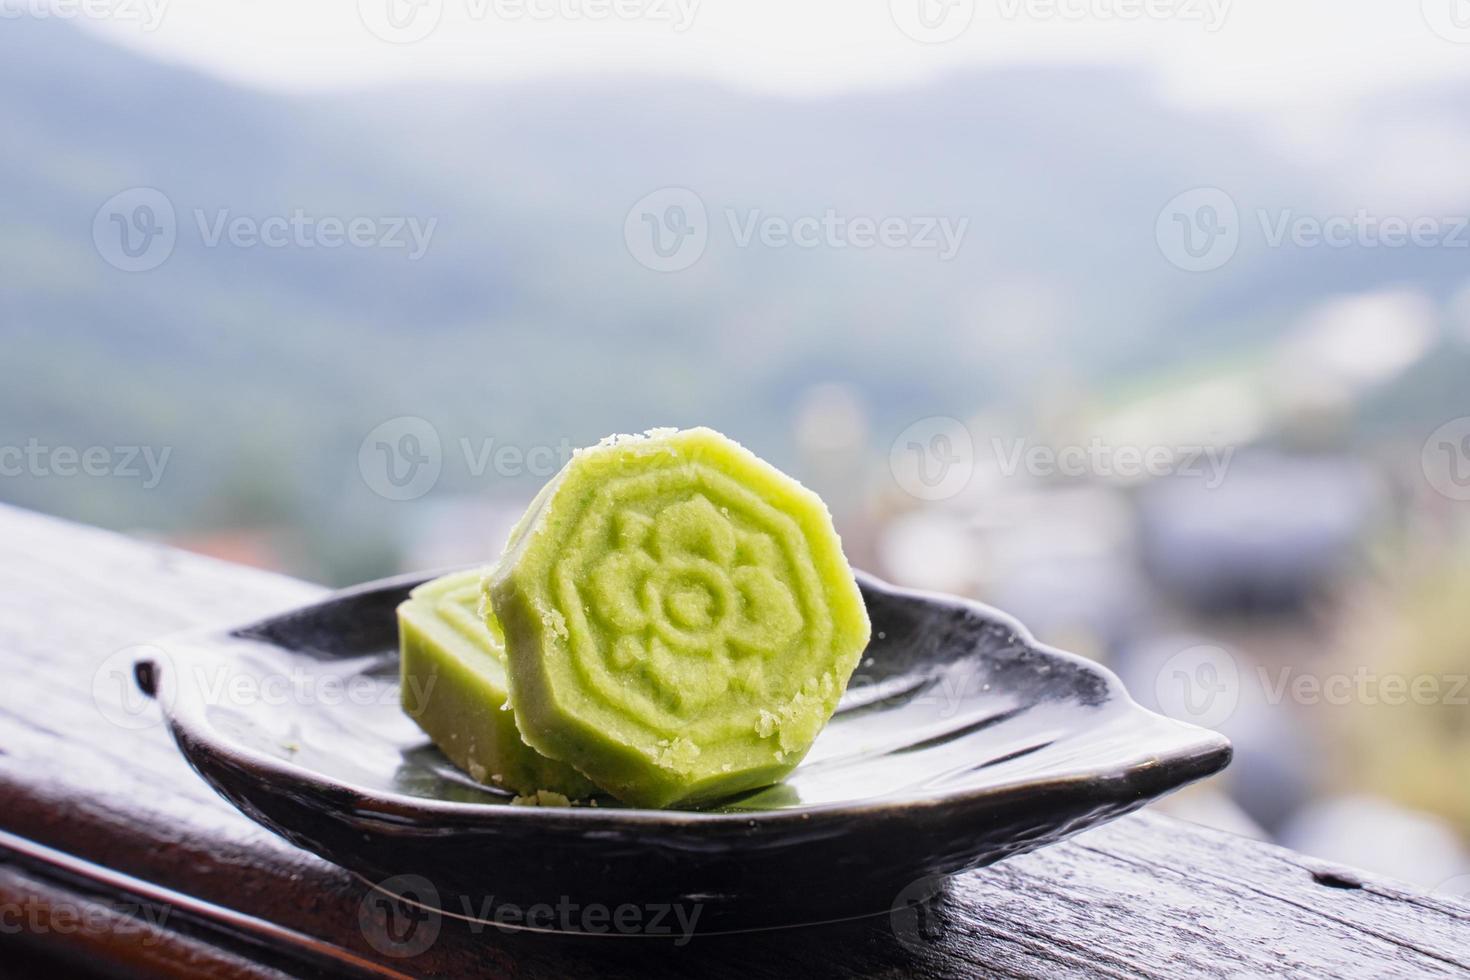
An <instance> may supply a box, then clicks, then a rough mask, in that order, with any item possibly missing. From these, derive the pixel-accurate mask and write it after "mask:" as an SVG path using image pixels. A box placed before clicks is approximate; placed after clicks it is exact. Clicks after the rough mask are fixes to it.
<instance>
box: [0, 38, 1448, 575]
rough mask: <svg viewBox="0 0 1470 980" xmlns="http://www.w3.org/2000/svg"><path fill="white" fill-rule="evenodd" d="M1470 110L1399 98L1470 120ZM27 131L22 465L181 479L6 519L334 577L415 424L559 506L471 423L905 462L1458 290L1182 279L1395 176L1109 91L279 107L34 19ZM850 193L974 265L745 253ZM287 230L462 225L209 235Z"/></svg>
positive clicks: (89, 485) (22, 134)
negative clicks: (165, 220) (363, 234)
mask: <svg viewBox="0 0 1470 980" xmlns="http://www.w3.org/2000/svg"><path fill="white" fill-rule="evenodd" d="M1453 94H1454V93H1448V94H1447V93H1443V92H1435V93H1429V94H1425V95H1423V97H1422V98H1419V99H1418V100H1417V101H1415V100H1414V99H1409V98H1407V97H1406V98H1405V99H1403V100H1401V102H1400V103H1396V105H1402V106H1412V105H1418V106H1420V107H1421V108H1422V109H1423V111H1424V112H1426V113H1430V114H1432V115H1433V118H1435V119H1438V120H1441V121H1443V120H1446V119H1448V120H1451V121H1454V122H1463V121H1464V120H1460V119H1459V118H1458V117H1460V116H1463V115H1465V110H1464V108H1463V107H1464V105H1465V104H1466V103H1465V100H1464V99H1463V98H1460V99H1459V101H1458V102H1456V101H1454V99H1453V98H1450V97H1449V96H1450V95H1453ZM1458 94H1459V95H1461V96H1462V95H1463V93H1458ZM1404 111H1407V110H1404ZM0 133H4V134H5V137H4V140H3V145H0V186H3V187H4V188H5V190H4V193H3V194H0V342H3V351H4V360H5V363H6V366H7V367H8V368H9V370H8V371H7V373H6V384H5V385H4V386H3V387H0V444H3V445H19V444H23V443H25V442H26V440H28V439H32V438H35V439H38V440H39V441H40V442H42V443H44V444H52V445H61V444H65V445H72V446H77V447H87V446H92V445H103V446H128V445H137V444H146V445H150V446H155V447H164V446H166V447H170V448H171V449H172V458H171V461H170V469H169V471H168V474H167V478H166V479H165V480H164V481H163V482H162V483H161V484H160V485H159V486H158V487H157V488H156V489H152V490H145V489H144V488H143V487H141V486H140V485H138V484H137V483H136V482H129V481H111V482H109V483H107V485H106V486H105V487H104V488H102V489H99V487H98V485H97V481H95V480H94V481H88V480H85V479H72V480H63V479H55V478H52V479H44V480H41V479H33V478H29V477H25V476H22V477H7V478H4V483H3V484H0V499H6V500H10V501H13V502H17V503H20V504H22V505H24V506H31V507H37V508H40V509H45V510H50V511H54V512H59V513H63V514H67V515H69V516H74V517H77V518H80V519H84V520H90V521H94V522H98V523H103V524H111V525H116V526H125V525H137V524H141V525H146V526H151V527H160V528H190V527H204V526H210V525H213V524H219V523H222V522H232V523H251V522H254V523H258V524H261V525H270V526H277V525H286V526H296V527H300V528H303V531H302V533H303V534H304V535H308V536H310V535H318V536H320V538H321V541H320V542H317V543H316V544H317V545H320V547H316V546H314V545H312V544H311V543H310V542H309V543H308V545H307V548H306V550H307V551H308V552H313V553H320V554H321V555H322V558H321V560H322V561H323V562H324V567H323V574H324V575H327V576H328V577H346V576H348V575H349V574H356V573H357V572H359V571H360V570H361V569H360V568H358V567H356V566H354V565H353V562H354V561H355V560H356V559H354V558H353V557H352V556H349V555H344V554H342V553H341V552H340V549H341V548H343V547H345V546H344V545H341V544H340V543H339V544H326V543H323V542H341V541H343V540H348V541H351V540H359V541H361V542H363V551H364V553H365V554H370V555H378V554H380V552H381V549H380V548H379V547H377V545H376V544H374V543H373V542H372V538H373V535H374V534H377V533H380V531H381V528H382V527H383V526H384V525H385V524H386V523H389V522H390V517H391V515H392V514H393V513H395V512H393V511H392V510H391V508H392V507H394V506H396V505H394V504H393V503H392V502H389V501H384V500H381V499H379V498H377V497H375V496H374V495H373V494H372V493H371V491H370V490H369V489H368V488H367V487H366V486H365V485H364V483H363V481H362V480H361V479H360V478H359V477H358V475H357V452H358V447H359V445H360V443H361V441H362V439H363V437H364V436H365V435H366V434H367V433H368V431H369V430H371V429H372V428H373V426H375V425H377V424H378V423H379V422H382V421H383V420H384V419H387V418H390V417H394V416H398V415H414V416H420V417H423V418H426V419H428V420H430V421H431V422H432V423H433V424H434V425H435V426H436V428H437V429H438V430H439V432H440V434H441V436H442V438H443V440H444V443H445V452H446V462H445V467H444V475H443V478H442V480H441V483H440V486H441V488H442V489H443V490H444V491H446V492H475V493H506V494H512V495H514V494H523V493H529V491H530V489H531V484H533V483H534V478H533V477H532V476H529V475H528V476H526V477H525V478H523V479H521V478H517V477H516V476H515V475H514V474H501V475H500V476H499V477H494V476H488V475H486V474H484V473H478V474H477V473H476V472H474V471H473V467H470V466H467V465H466V461H465V460H464V459H463V458H462V457H461V456H460V453H459V445H460V440H461V439H467V440H470V441H471V442H472V443H473V444H474V445H476V446H479V445H481V444H482V442H483V440H485V439H487V438H494V439H495V440H496V444H497V445H499V444H512V445H515V446H518V447H520V448H523V449H524V448H528V447H530V446H533V445H549V446H556V445H559V444H560V442H561V441H562V440H563V439H565V440H570V442H572V443H573V444H580V443H585V442H589V441H593V440H595V439H596V438H598V437H600V436H602V435H604V434H606V433H607V432H610V431H625V430H630V429H640V428H645V427H648V426H650V425H655V424H692V423H697V422H698V423H708V424H712V425H716V426H719V427H721V428H724V429H726V430H727V431H729V432H731V433H732V434H733V435H736V436H737V437H739V438H741V439H742V440H743V441H746V442H747V443H749V444H751V445H753V446H755V447H758V448H759V449H760V450H761V451H762V453H763V454H765V455H768V456H770V457H772V458H773V459H775V460H777V461H778V462H782V463H786V464H792V463H793V462H794V457H795V449H794V447H793V444H792V442H791V438H790V434H789V433H790V420H791V416H792V413H793V410H794V406H795V405H796V404H797V403H798V401H799V400H800V398H801V397H802V395H803V393H804V392H806V391H808V390H809V389H810V387H811V386H812V385H813V384H816V383H819V382H823V381H837V382H841V383H844V384H846V385H847V386H849V387H850V388H851V389H853V390H855V391H857V392H859V393H860V394H861V396H862V398H863V400H864V407H865V409H866V411H867V412H868V413H869V415H870V418H871V422H872V431H873V432H874V434H875V439H876V440H877V441H879V442H881V443H882V444H883V447H886V442H887V439H889V438H891V436H892V434H893V433H896V432H897V431H898V430H900V429H902V428H903V427H904V426H905V425H906V424H907V423H908V422H910V421H912V420H913V419H915V418H918V417H922V416H928V415H938V414H947V415H955V416H959V417H968V416H969V415H971V414H972V413H974V412H975V411H976V410H978V409H980V408H983V407H986V406H991V405H997V404H1003V405H1006V406H1007V407H1008V408H1009V409H1010V410H1012V411H1019V412H1024V411H1026V410H1027V409H1028V408H1032V407H1034V406H1036V405H1037V404H1039V403H1040V402H1041V401H1043V400H1044V399H1048V398H1053V397H1055V396H1056V395H1057V393H1058V392H1062V393H1064V394H1067V393H1076V392H1080V391H1088V390H1093V389H1098V388H1105V387H1107V386H1110V385H1114V384H1127V383H1131V382H1133V381H1134V380H1135V379H1137V378H1139V377H1144V376H1147V375H1148V374H1149V373H1150V372H1153V371H1162V370H1167V369H1170V368H1172V367H1174V366H1177V365H1178V364H1180V363H1183V362H1186V361H1187V362H1189V363H1191V364H1198V363H1200V362H1205V363H1208V362H1212V361H1215V360H1221V361H1226V360H1229V359H1231V358H1235V357H1238V356H1240V355H1241V352H1242V351H1250V350H1253V349H1257V348H1259V347H1261V346H1262V345H1267V344H1270V343H1271V342H1272V340H1273V338H1275V337H1277V336H1278V335H1279V334H1280V333H1281V332H1282V331H1283V330H1284V329H1285V328H1286V326H1287V325H1288V324H1289V323H1291V322H1292V321H1293V320H1294V319H1295V318H1296V317H1298V316H1299V315H1300V314H1301V312H1302V310H1303V309H1305V308H1307V307H1308V306H1310V305H1311V304H1312V303H1314V302H1316V301H1318V300H1319V299H1320V298H1321V297H1323V296H1327V295H1333V294H1337V293H1343V292H1351V291H1357V290H1363V289H1369V288H1373V287H1374V286H1375V285H1376V284H1383V285H1387V284H1395V283H1399V284H1402V283H1408V284H1409V285H1411V286H1414V287H1416V288H1419V289H1422V290H1423V291H1424V292H1425V293H1427V294H1428V295H1430V296H1431V297H1433V298H1435V299H1436V300H1437V301H1438V300H1443V299H1445V298H1446V297H1448V296H1450V295H1451V294H1452V293H1453V292H1454V291H1455V290H1456V289H1457V288H1458V287H1459V285H1460V284H1461V282H1462V281H1463V279H1464V277H1465V273H1464V268H1463V261H1462V257H1463V253H1462V252H1452V251H1450V250H1446V249H1440V250H1434V251H1429V250H1424V249H1404V250H1398V251H1394V252H1390V251H1385V250H1378V251H1372V250H1366V249H1355V250H1338V249H1315V250H1291V249H1270V248H1267V247H1266V246H1265V244H1264V243H1263V242H1262V241H1261V233H1260V230H1259V229H1258V228H1257V229H1254V231H1252V229H1251V228H1249V227H1247V228H1246V229H1245V231H1244V233H1243V243H1242V246H1241V249H1240V253H1239V254H1238V255H1237V256H1236V257H1235V259H1234V260H1233V261H1232V262H1231V264H1230V265H1229V267H1228V274H1224V273H1219V274H1190V273H1185V272H1182V271H1180V270H1179V269H1177V268H1175V267H1173V266H1172V265H1170V264H1169V263H1168V262H1167V261H1166V260H1165V259H1164V257H1163V256H1162V254H1161V252H1160V249H1159V247H1158V244H1157V243H1156V241H1155V237H1154V236H1155V219H1156V218H1157V216H1158V214H1159V212H1160V209H1161V208H1162V207H1163V205H1164V203H1165V201H1166V200H1167V199H1168V198H1169V197H1171V196H1172V195H1173V194H1175V193H1178V192H1180V191H1183V190H1186V189H1188V188H1192V187H1196V186H1220V187H1223V188H1226V189H1228V190H1229V192H1230V193H1231V194H1232V196H1234V197H1235V199H1236V200H1237V201H1238V202H1240V204H1241V208H1242V212H1243V214H1244V213H1245V212H1247V211H1249V210H1251V209H1255V208H1268V209H1279V208H1287V207H1290V208H1294V209H1296V210H1298V211H1300V212H1303V213H1308V212H1310V213H1317V214H1321V213H1324V209H1333V210H1328V211H1327V213H1337V212H1338V211H1346V213H1351V211H1352V209H1353V206H1352V205H1350V204H1348V203H1346V202H1352V201H1356V200H1359V199H1361V198H1362V196H1363V194H1365V193H1366V191H1365V190H1364V186H1366V185H1364V186H1358V185H1355V183H1354V180H1355V179H1356V178H1355V177H1354V176H1353V172H1352V171H1344V172H1343V173H1337V172H1335V171H1334V172H1333V174H1331V175H1326V174H1325V173H1324V171H1323V169H1322V168H1323V167H1330V166H1334V165H1335V164H1334V162H1333V161H1334V160H1335V159H1337V158H1335V157H1330V156H1329V158H1328V159H1327V160H1326V161H1323V160H1319V159H1314V158H1310V155H1298V154H1295V153H1293V152H1291V151H1289V150H1288V149H1286V148H1285V147H1286V146H1287V145H1288V144H1285V143H1283V142H1282V141H1281V140H1279V139H1276V138H1273V137H1272V136H1271V135H1270V134H1269V133H1268V132H1266V131H1265V130H1264V129H1263V128H1262V127H1261V125H1260V124H1259V122H1258V121H1256V120H1252V119H1248V118H1241V117H1236V116H1231V115H1228V114H1224V113H1221V114H1216V115H1210V114H1205V113H1201V112H1198V111H1190V112H1185V111H1182V110H1179V109H1176V108H1172V107H1170V106H1169V105H1166V104H1164V103H1163V102H1162V101H1161V100H1160V99H1159V97H1158V95H1157V94H1156V92H1155V89H1154V87H1153V86H1152V84H1151V83H1150V80H1149V79H1147V78H1144V77H1140V76H1137V75H1135V74H1132V73H1128V72H1123V71H1113V70H1085V71H1084V70H1070V69H1069V70H1061V69H1034V70H1032V69H1027V70H1019V69H1018V70H1007V71H993V72H984V73H972V74H962V75H955V76H952V77H949V78H948V79H946V80H945V81H944V82H943V83H941V84H937V85H933V86H929V87H923V88H913V89H908V90H903V91H894V92H885V93H873V94H863V95H847V96H842V97H837V98H829V99H822V100H808V101H797V100H783V99H778V98H774V97H769V96H759V95H752V94H748V93H742V92H736V91H731V90H727V89H723V88H719V87H715V86H711V85H706V84H700V83H690V82H679V81H674V80H669V79H651V78H650V79H636V78H634V79H629V78H615V79H614V78H586V79H567V80H558V81H555V82H547V81H536V82H522V83H517V84H508V85H503V86H497V87H494V88H466V87H437V88H436V87H432V86H426V87H411V88H396V89H384V90H380V91H364V92H359V93H353V94H348V95H332V96H322V95H310V96H307V95H297V96H288V95H282V94H273V93H266V92H259V91H252V90H246V89H240V88H236V87H232V86H230V85H227V84H225V83H222V82H219V81H216V80H213V79H211V78H207V77H203V76H200V75H197V74H194V73H192V72H189V71H185V70H181V69H179V68H175V67H171V66H168V65H164V64H160V63H155V62H152V61H149V60H146V59H143V58H141V57H139V56H137V55H135V54H133V53H130V52H128V51H125V50H122V49H119V48H115V47H112V46H110V45H108V44H106V43H105V42H102V41H100V40H98V39H96V38H94V37H93V36H92V35H90V34H88V33H85V32H83V31H79V30H76V29H74V28H73V27H71V26H70V25H68V24H65V23H63V22H60V21H56V20H50V21H35V20H13V21H7V22H6V23H5V25H4V29H3V31H0ZM1329 177H1331V178H1332V179H1329ZM670 186H675V187H685V188H689V189H692V190H694V191H695V192H697V193H698V195H699V196H700V198H701V199H702V201H703V202H704V204H705V206H706V208H707V211H708V214H709V223H710V241H709V245H708V248H707V251H706V253H705V254H704V256H703V257H702V258H701V259H700V261H699V262H698V263H696V264H695V265H694V266H693V267H692V268H691V269H689V270H687V271H684V272H680V273H664V274H661V273H657V272H653V271H650V270H648V269H646V268H644V267H643V266H641V265H639V264H638V263H637V262H636V261H635V260H634V259H633V257H632V256H631V254H630V253H629V250H628V248H627V247H626V246H625V244H624V240H623V228H624V219H625V217H626V216H627V214H628V211H629V208H630V207H631V206H632V205H633V203H634V202H635V201H638V200H639V199H640V198H642V197H643V196H644V195H646V194H648V193H649V192H651V191H654V190H656V189H659V188H663V187H670ZM135 187H149V188H156V189H157V190H159V191H161V192H162V193H163V194H164V195H166V197H167V198H168V200H169V201H170V202H171V203H172V205H173V207H174V208H175V211H176V214H177V224H178V241H177V245H176V247H175V249H174V252H173V254H172V255H171V257H170V258H169V259H168V260H167V261H166V262H165V263H164V264H163V265H161V266H160V267H158V268H156V269H153V270H151V271H147V272H138V273H128V272H124V271H121V270H119V269H117V268H114V267H112V266H110V265H109V264H108V263H107V262H105V261H104V260H103V258H102V256H101V255H100V254H99V251H98V249H97V248H96V247H94V245H93V241H92V227H93V220H94V217H95V216H96V215H97V213H98V210H99V208H100V207H101V206H102V205H103V203H104V202H106V201H108V200H109V199H110V198H112V197H113V196H114V195H116V194H118V193H120V192H123V191H127V190H128V189H130V188H135ZM1467 203H1470V200H1459V201H1456V200H1445V201H1443V206H1444V207H1445V208H1447V209H1448V208H1453V207H1455V206H1459V207H1460V208H1461V209H1462V211H1461V213H1463V208H1464V207H1465V206H1466V204H1467ZM828 209H833V210H835V211H836V212H837V213H839V214H841V215H843V216H846V217H849V218H851V217H857V216H862V217H869V218H874V219H882V218H885V217H890V216H897V217H906V218H909V217H919V216H942V217H948V218H951V219H955V220H958V219H962V218H963V219H968V222H969V223H968V226H967V227H966V232H965V237H964V239H963V247H962V248H961V250H960V251H959V253H958V255H957V256H956V257H955V258H954V259H952V260H951V261H942V260H940V259H939V258H938V257H937V256H936V255H935V254H934V252H932V251H919V250H891V249H881V248H879V249H872V250H858V249H853V248H847V249H831V248H817V249H800V248H769V247H763V246H761V245H759V244H755V245H752V246H750V247H745V248H741V247H738V246H737V244H736V242H735V235H734V233H733V232H732V230H731V222H732V221H735V222H738V223H743V222H746V221H748V220H750V218H751V217H752V215H774V216H779V217H782V218H785V219H788V220H792V219H796V218H799V217H803V216H816V217H821V216H822V215H823V214H824V212H826V211H827V210H828ZM297 212H300V213H302V214H304V215H306V216H308V217H309V218H312V219H320V218H323V217H335V218H339V219H342V220H343V221H346V220H349V219H351V218H354V217H360V216H366V217H370V218H373V219H376V220H378V221H388V220H389V219H394V218H415V219H417V220H418V221H420V222H421V223H424V224H425V225H426V224H427V222H430V221H432V222H434V225H433V232H432V236H431V238H430V239H429V245H428V250H427V252H426V253H425V254H424V255H423V257H422V258H421V259H418V260H417V261H415V260H412V259H410V258H409V256H408V255H407V254H406V253H405V250H403V249H387V248H350V247H344V248H334V249H329V248H321V247H317V248H303V247H285V248H270V247H263V246H257V247H251V248H242V247H234V246H231V245H229V244H228V243H225V244H221V245H217V246H215V247H210V246H209V244H208V243H207V237H208V229H209V228H210V227H212V226H214V225H215V224H216V223H217V222H219V221H222V220H229V219H231V218H235V217H240V216H246V217H249V218H252V219H254V220H257V221H258V220H261V219H265V218H268V217H270V216H290V215H292V214H294V213H297ZM1245 220H1246V222H1247V224H1248V225H1249V223H1251V222H1253V221H1254V219H1253V218H1251V217H1248V216H1247V217H1246V218H1245ZM376 560H377V559H376V558H373V559H363V561H376ZM349 568H350V571H349Z"/></svg>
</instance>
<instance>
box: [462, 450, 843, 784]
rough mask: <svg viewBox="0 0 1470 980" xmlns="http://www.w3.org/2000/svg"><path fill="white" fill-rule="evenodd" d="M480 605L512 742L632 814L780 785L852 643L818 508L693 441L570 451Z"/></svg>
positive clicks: (837, 692) (826, 520)
mask: <svg viewBox="0 0 1470 980" xmlns="http://www.w3.org/2000/svg"><path fill="white" fill-rule="evenodd" d="M485 589H486V595H487V598H488V599H489V603H488V605H489V607H490V611H491V613H492V614H493V616H494V617H495V618H498V620H499V621H500V622H501V623H503V624H504V628H505V640H506V653H507V660H506V667H507V676H508V678H509V683H510V699H511V703H512V705H513V706H514V709H515V715H516V722H517V725H518V727H519V729H520V732H521V735H522V737H523V738H524V739H525V741H526V743H527V744H529V745H531V746H532V747H534V748H535V749H536V750H537V751H539V752H541V753H542V754H544V755H546V756H548V757H550V758H553V759H559V760H562V761H564V762H566V763H568V764H569V765H571V766H574V767H575V768H576V769H577V770H578V771H580V772H583V773H585V774H586V775H587V776H589V777H591V778H592V780H593V781H595V782H596V783H597V784H598V785H599V786H601V787H602V788H603V789H605V790H607V791H608V792H609V793H612V794H613V795H614V796H617V797H618V798H619V799H621V800H623V801H625V802H627V803H630V804H633V805H636V806H650V807H660V806H669V805H673V804H693V803H699V802H703V801H708V800H713V799H717V798H719V797H724V796H728V795H731V794H734V793H737V792H740V791H742V790H746V789H751V788H754V787H758V786H764V785H768V784H770V783H773V782H776V781H778V780H780V779H781V778H783V777H784V776H785V775H786V774H787V773H789V772H790V771H791V770H792V769H793V768H795V766H796V764H797V763H798V762H800V761H801V759H802V757H803V756H804V755H805V754H806V752H807V750H808V749H809V748H810V747H811V744H812V742H813V740H814V739H815V738H816V736H817V734H818V733H819V732H820V731H821V729H822V728H823V726H825V725H826V723H827V721H828V720H829V719H830V718H831V716H832V713H833V711H834V710H835V709H836V706H837V702H838V699H839V698H840V697H841V696H842V692H843V690H844V688H845V687H846V685H847V681H848V679H849V677H850V676H851V674H852V671H853V669H854V668H855V667H856V666H857V663H858V660H859V658H860V657H861V655H862V651H863V649H864V648H865V647H866V646H867V642H868V632H869V626H868V617H867V611H866V609H865V607H864V605H863V600H862V596H861V594H860V593H859V591H858V587H857V583H856V581H855V580H854V578H853V574H852V570H851V569H850V568H849V567H848V564H847V560H846V559H845V558H844V557H843V554H842V547H841V542H840V541H839V540H838V537H837V533H836V531H835V530H834V529H833V526H832V520H831V517H830V516H829V514H828V513H827V509H826V507H825V506H824V505H823V503H822V501H821V500H820V498H818V497H817V496H816V494H814V493H812V492H811V491H809V490H807V489H806V488H804V487H802V486H801V484H799V483H797V482H796V481H795V480H793V479H791V478H790V477H788V476H786V475H785V474H783V473H781V472H780V471H779V470H777V469H775V468H774V467H772V466H771V465H770V464H768V463H766V462H764V461H762V460H760V459H758V458H757V457H756V456H755V455H754V454H752V453H750V452H749V451H747V450H745V449H744V448H742V447H741V446H739V445H738V444H736V443H734V442H732V441H731V440H729V439H727V438H725V437H724V436H722V435H720V434H719V433H717V432H714V431H712V430H709V429H690V430H684V431H676V430H672V429H664V430H655V431H653V432H650V433H647V434H645V435H642V436H619V437H613V438H610V439H607V440H604V441H603V442H602V443H600V444H599V445H597V446H594V447H592V448H590V449H584V450H580V451H578V452H577V453H576V454H575V455H574V456H573V458H572V460H571V461H570V462H569V463H568V464H567V465H566V467H565V468H563V469H562V471H561V472H560V473H559V474H558V475H557V476H556V477H555V478H554V479H553V480H552V482H551V483H550V484H548V486H547V487H546V488H545V489H544V490H543V491H542V493H541V494H540V495H539V496H538V497H537V499H536V501H535V502H534V503H533V504H532V507H531V510H530V511H529V512H528V513H527V515H526V517H525V518H524V519H523V520H522V521H521V523H520V524H519V525H518V526H517V528H516V530H515V532H513V534H512V537H511V540H510V542H509V544H508V545H507V547H506V551H505V554H504V556H503V557H502V559H501V561H500V562H499V563H498V564H497V566H496V567H495V569H494V570H493V571H492V572H491V573H490V574H489V575H488V576H487V578H486V581H485Z"/></svg>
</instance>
